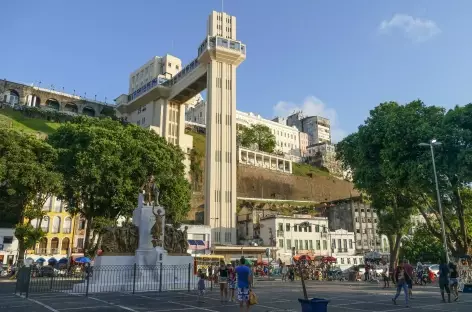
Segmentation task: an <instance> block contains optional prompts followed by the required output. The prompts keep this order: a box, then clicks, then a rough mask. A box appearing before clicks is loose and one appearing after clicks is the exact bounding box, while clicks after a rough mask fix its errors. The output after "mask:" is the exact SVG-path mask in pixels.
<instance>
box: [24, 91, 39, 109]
mask: <svg viewBox="0 0 472 312" xmlns="http://www.w3.org/2000/svg"><path fill="white" fill-rule="evenodd" d="M26 105H27V106H32V107H39V106H41V98H40V97H39V96H37V95H34V94H33V95H28V96H27V97H26Z"/></svg>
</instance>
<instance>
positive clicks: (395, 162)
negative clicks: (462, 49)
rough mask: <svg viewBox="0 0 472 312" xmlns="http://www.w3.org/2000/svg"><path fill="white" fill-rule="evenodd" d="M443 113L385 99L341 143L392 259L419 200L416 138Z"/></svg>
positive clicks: (428, 131)
mask: <svg viewBox="0 0 472 312" xmlns="http://www.w3.org/2000/svg"><path fill="white" fill-rule="evenodd" d="M442 116H443V111H442V110H441V109H438V108H435V107H426V106H425V105H424V104H423V103H422V102H420V101H414V102H411V103H409V104H407V105H399V104H397V103H395V102H388V103H383V104H380V105H379V106H377V107H376V108H375V109H373V110H372V111H371V112H370V116H369V117H368V118H367V120H366V121H365V123H364V124H363V125H361V126H360V127H359V130H358V132H356V133H354V134H351V135H350V136H348V137H346V138H345V139H344V140H343V141H341V142H340V143H339V144H338V146H337V151H338V158H339V159H340V160H342V161H343V163H344V164H345V166H347V167H349V168H350V169H351V170H352V173H353V180H354V184H355V185H356V187H357V188H358V189H359V190H361V191H364V192H365V193H367V194H368V195H369V196H370V197H371V198H372V201H373V206H374V207H375V209H376V211H377V213H378V215H379V228H380V230H381V231H382V232H383V234H385V235H387V237H389V243H390V248H391V254H390V255H391V263H394V262H395V261H396V260H397V257H398V250H399V246H400V240H401V237H402V236H403V235H404V233H405V232H406V230H407V229H408V226H409V222H408V220H409V217H410V216H411V214H413V212H414V211H415V209H416V206H417V205H418V202H417V197H418V193H415V192H412V190H411V189H410V187H411V183H410V182H411V172H412V170H413V169H414V168H412V167H414V165H413V163H412V161H411V160H412V159H413V160H415V161H416V158H414V156H413V155H417V156H418V155H419V154H420V153H421V152H422V151H421V150H420V149H419V148H418V143H419V142H421V141H422V140H424V138H428V137H431V135H432V133H434V131H435V130H436V128H437V127H438V125H440V124H441V118H442ZM412 157H413V158H412ZM415 165H416V166H418V164H417V163H415Z"/></svg>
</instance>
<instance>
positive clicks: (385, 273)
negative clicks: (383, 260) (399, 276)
mask: <svg viewBox="0 0 472 312" xmlns="http://www.w3.org/2000/svg"><path fill="white" fill-rule="evenodd" d="M382 278H383V282H384V287H383V288H384V289H385V288H387V287H388V288H390V281H389V280H388V268H384V269H383V271H382Z"/></svg>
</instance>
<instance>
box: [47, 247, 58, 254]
mask: <svg viewBox="0 0 472 312" xmlns="http://www.w3.org/2000/svg"><path fill="white" fill-rule="evenodd" d="M49 254H50V255H58V254H59V248H51V250H50V251H49Z"/></svg>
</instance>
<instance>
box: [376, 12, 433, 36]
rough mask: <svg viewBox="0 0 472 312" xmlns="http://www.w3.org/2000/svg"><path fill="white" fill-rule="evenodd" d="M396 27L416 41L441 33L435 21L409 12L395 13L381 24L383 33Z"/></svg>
mask: <svg viewBox="0 0 472 312" xmlns="http://www.w3.org/2000/svg"><path fill="white" fill-rule="evenodd" d="M394 29H397V30H400V31H402V32H403V33H404V34H405V36H406V37H407V38H408V39H410V40H412V41H414V42H423V41H426V40H428V39H431V38H432V37H434V36H436V35H439V34H440V33H441V29H440V28H439V27H438V25H437V24H436V23H435V22H434V21H432V20H428V19H421V18H417V17H413V16H411V15H407V14H395V15H394V16H393V17H392V18H391V19H390V20H384V21H382V23H380V25H379V32H380V33H381V34H387V33H390V32H391V31H392V30H394Z"/></svg>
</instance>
